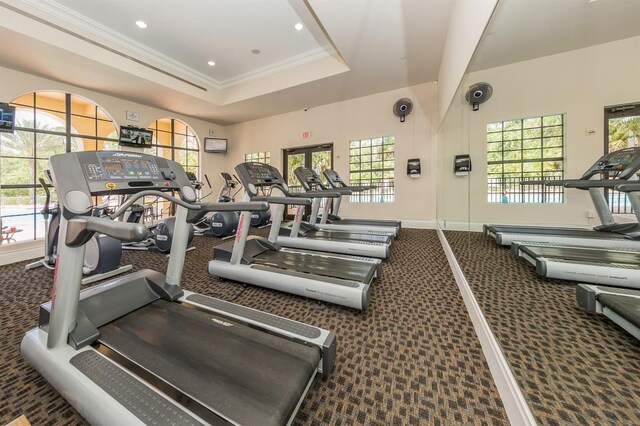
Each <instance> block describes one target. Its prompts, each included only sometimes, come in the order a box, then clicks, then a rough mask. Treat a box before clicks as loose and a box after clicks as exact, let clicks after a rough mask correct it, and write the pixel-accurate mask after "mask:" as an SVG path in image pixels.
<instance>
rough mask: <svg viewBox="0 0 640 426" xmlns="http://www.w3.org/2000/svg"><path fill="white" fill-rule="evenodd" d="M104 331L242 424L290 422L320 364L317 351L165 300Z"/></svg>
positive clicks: (113, 344) (105, 337)
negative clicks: (300, 398)
mask: <svg viewBox="0 0 640 426" xmlns="http://www.w3.org/2000/svg"><path fill="white" fill-rule="evenodd" d="M100 334H101V335H100V342H101V343H103V344H105V345H107V346H109V347H110V348H112V349H113V350H114V351H116V352H118V353H120V354H121V355H123V356H125V357H127V358H128V359H130V360H131V361H133V362H134V363H136V364H138V365H140V366H142V367H143V368H145V369H146V370H148V371H150V372H151V373H153V374H154V375H156V376H157V377H159V378H161V379H162V380H164V381H166V382H168V383H170V384H172V385H173V386H174V387H176V388H177V389H179V390H180V391H182V392H183V393H185V394H187V395H189V396H190V397H191V398H193V399H195V400H197V401H199V402H200V403H201V404H203V405H205V406H208V407H210V408H212V409H213V410H214V411H215V412H217V413H218V414H219V415H221V416H223V417H225V418H227V419H230V420H232V421H233V422H235V423H239V424H243V425H281V424H286V423H287V421H288V420H289V418H290V417H291V415H292V414H293V412H294V410H295V408H296V406H297V404H298V402H299V397H300V395H302V394H303V393H304V391H305V389H306V387H307V385H308V384H309V382H310V381H311V380H312V379H313V377H314V375H315V371H316V367H317V365H318V363H319V361H320V353H319V351H318V350H317V349H316V348H312V347H308V346H304V345H302V344H299V343H295V342H292V341H289V340H286V339H282V338H279V337H276V336H274V335H271V334H268V333H263V332H260V331H258V330H255V329H253V328H250V327H246V326H244V325H241V324H238V323H234V322H231V321H229V320H227V319H223V318H220V317H217V316H215V315H212V314H209V313H206V312H202V311H199V310H195V309H189V308H187V307H185V306H181V305H180V304H178V303H172V302H167V301H164V300H158V301H155V302H153V303H151V304H149V305H146V306H144V307H142V308H140V309H138V310H136V311H134V312H131V313H130V314H128V315H126V316H124V317H121V318H119V319H117V320H115V321H113V322H111V323H109V324H106V325H104V326H103V327H101V328H100Z"/></svg>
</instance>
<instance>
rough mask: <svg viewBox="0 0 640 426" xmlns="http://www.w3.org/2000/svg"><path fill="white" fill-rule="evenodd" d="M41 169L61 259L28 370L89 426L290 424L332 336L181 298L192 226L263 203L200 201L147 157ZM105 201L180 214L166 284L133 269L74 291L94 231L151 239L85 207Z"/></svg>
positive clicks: (96, 156) (176, 171)
mask: <svg viewBox="0 0 640 426" xmlns="http://www.w3.org/2000/svg"><path fill="white" fill-rule="evenodd" d="M48 167H49V170H50V172H51V175H52V181H53V184H54V186H55V189H56V191H57V192H58V194H59V200H60V207H61V211H62V214H61V224H60V237H59V238H60V245H59V247H58V250H59V252H58V253H59V258H58V264H57V271H56V275H55V277H54V283H53V291H52V294H53V300H52V301H51V302H48V303H44V304H43V305H41V306H40V319H39V325H38V327H36V328H34V329H32V330H30V331H28V332H27V334H26V335H25V337H24V338H23V340H22V343H21V346H20V349H21V352H22V354H23V356H24V358H25V359H26V361H27V362H28V363H29V364H30V365H32V366H33V367H35V368H36V369H37V370H38V371H39V372H40V374H41V375H42V376H43V377H44V378H45V379H46V380H47V381H48V382H49V383H50V384H51V385H53V386H54V387H55V388H56V389H57V390H58V391H59V392H60V393H61V394H62V396H63V397H64V398H65V399H66V400H67V401H69V403H70V404H71V405H72V406H73V407H74V408H75V409H76V410H77V411H78V412H79V413H80V414H81V415H82V416H83V417H84V418H85V419H86V420H87V421H88V422H89V423H91V424H95V425H144V424H180V425H196V424H197V425H202V424H213V425H221V424H234V425H237V424H243V425H274V426H275V425H283V424H289V423H291V422H292V421H293V419H294V416H295V414H296V411H297V410H298V407H299V406H300V404H301V402H302V399H303V398H304V396H305V394H306V392H307V391H308V389H309V387H310V386H311V384H312V381H313V379H314V376H315V375H316V374H317V373H318V372H321V373H323V374H328V373H329V372H330V371H331V370H332V367H333V362H334V359H335V350H336V349H335V348H336V337H335V335H334V334H333V333H331V332H329V331H327V330H323V329H320V328H317V327H314V326H311V325H307V324H303V323H300V322H296V321H291V320H288V319H285V318H281V317H278V316H275V315H271V314H267V313H264V312H261V311H258V310H255V309H249V308H245V307H243V306H239V305H235V304H233V303H229V302H226V301H224V300H220V299H216V298H213V297H209V296H205V295H200V294H196V293H192V292H188V291H185V290H182V289H181V288H180V281H181V278H182V272H183V266H184V260H185V251H186V248H187V239H188V231H189V228H190V227H191V223H194V222H195V221H197V220H199V219H201V218H202V217H203V216H204V215H205V214H207V213H208V212H210V211H232V210H236V209H239V210H242V211H247V212H248V211H249V210H261V209H262V210H264V209H266V208H267V207H268V206H267V204H266V203H263V202H256V203H236V204H234V205H231V204H230V203H214V204H208V203H197V202H196V194H195V191H194V190H193V187H192V186H191V184H190V183H189V180H188V178H187V176H186V174H185V172H184V169H183V168H182V166H181V165H180V164H179V163H177V162H174V161H171V160H167V159H164V158H161V157H155V156H151V155H146V154H138V153H129V152H126V153H125V152H117V151H113V152H112V151H85V152H72V153H67V154H60V155H53V156H51V158H50V159H49V165H48ZM169 191H171V192H173V193H177V194H179V197H180V198H176V197H173V196H171V195H169ZM105 194H112V195H113V194H115V195H123V194H132V195H131V198H130V199H129V201H127V202H126V203H124V204H123V205H122V206H121V208H120V209H118V210H117V211H116V212H115V213H114V214H113V215H112V216H113V217H114V218H116V217H119V216H121V215H122V214H123V213H124V212H125V211H126V209H127V208H129V207H130V206H131V204H132V203H133V202H134V201H136V200H139V199H141V198H142V197H144V196H145V195H147V196H157V197H161V198H163V199H166V200H169V201H171V202H174V203H175V204H176V205H177V206H178V207H177V213H176V222H175V229H174V235H173V241H172V247H171V257H170V258H169V263H168V267H167V273H166V275H164V274H161V273H159V272H156V271H152V270H148V269H147V270H141V271H138V272H135V273H133V274H130V275H128V276H125V277H121V278H117V279H113V280H111V281H107V282H104V283H101V284H98V285H97V286H94V287H91V288H87V289H85V290H83V291H80V286H81V279H82V260H83V257H84V256H83V254H84V250H85V244H86V242H87V241H88V240H89V239H90V238H91V236H92V235H93V234H94V233H95V232H101V233H104V234H106V235H110V236H112V237H114V238H118V239H122V240H125V241H141V240H143V239H144V238H146V237H147V234H148V230H147V229H146V227H145V226H144V225H142V224H139V223H128V222H123V221H118V220H111V219H109V218H99V217H91V216H90V215H89V213H90V211H91V208H92V205H91V204H92V199H93V197H95V196H100V195H105Z"/></svg>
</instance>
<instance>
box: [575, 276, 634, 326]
mask: <svg viewBox="0 0 640 426" xmlns="http://www.w3.org/2000/svg"><path fill="white" fill-rule="evenodd" d="M576 299H577V301H578V304H579V305H580V306H582V307H583V308H584V309H585V310H586V311H588V312H593V313H597V314H602V315H604V316H606V317H607V318H609V319H611V320H612V321H613V322H615V323H616V324H618V325H619V326H620V327H622V328H623V329H624V330H626V331H627V332H628V333H629V334H631V335H632V336H634V337H635V338H636V339H640V291H639V290H631V289H626V288H616V287H608V286H602V285H591V284H579V285H578V286H577V288H576Z"/></svg>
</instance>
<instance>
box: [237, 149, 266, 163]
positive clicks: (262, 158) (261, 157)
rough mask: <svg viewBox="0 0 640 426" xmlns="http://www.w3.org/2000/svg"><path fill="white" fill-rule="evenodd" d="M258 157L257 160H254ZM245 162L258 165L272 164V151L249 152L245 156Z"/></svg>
mask: <svg viewBox="0 0 640 426" xmlns="http://www.w3.org/2000/svg"><path fill="white" fill-rule="evenodd" d="M252 157H256V158H257V159H255V160H254V159H253V158H252ZM243 158H244V162H245V163H247V162H249V161H256V162H258V163H264V164H271V151H259V152H249V153H247V154H244V157H243Z"/></svg>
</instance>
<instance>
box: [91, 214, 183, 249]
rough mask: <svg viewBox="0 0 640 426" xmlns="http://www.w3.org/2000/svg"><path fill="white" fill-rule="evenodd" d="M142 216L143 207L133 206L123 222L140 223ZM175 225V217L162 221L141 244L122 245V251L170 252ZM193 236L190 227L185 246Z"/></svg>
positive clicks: (151, 229)
mask: <svg viewBox="0 0 640 426" xmlns="http://www.w3.org/2000/svg"><path fill="white" fill-rule="evenodd" d="M143 216H144V207H142V206H141V205H139V204H134V205H132V206H131V207H130V209H129V212H128V214H127V216H126V218H125V221H126V222H130V223H140V222H141V221H142V217H143ZM175 223H176V219H175V217H169V218H167V219H162V220H161V221H160V222H158V223H157V224H155V225H154V226H152V227H150V228H149V238H147V239H146V240H144V241H141V242H126V243H122V245H121V246H122V249H123V250H139V251H155V252H160V253H169V252H170V251H171V242H172V241H173V233H174V228H175ZM193 235H194V232H193V227H191V230H190V231H189V241H188V243H187V245H189V244H191V242H192V241H193ZM87 248H88V246H87ZM194 249H195V247H189V248H188V249H187V251H191V250H194Z"/></svg>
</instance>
